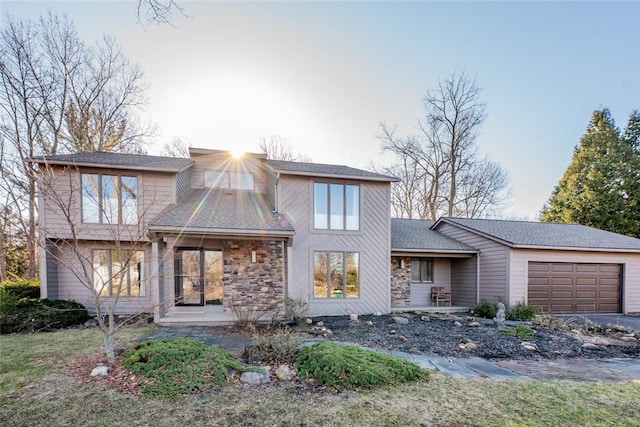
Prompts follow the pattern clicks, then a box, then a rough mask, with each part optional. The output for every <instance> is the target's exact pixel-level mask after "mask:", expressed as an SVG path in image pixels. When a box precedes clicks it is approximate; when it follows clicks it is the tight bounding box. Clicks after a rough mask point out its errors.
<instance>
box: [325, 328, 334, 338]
mask: <svg viewBox="0 0 640 427" xmlns="http://www.w3.org/2000/svg"><path fill="white" fill-rule="evenodd" d="M324 335H325V336H327V335H333V331H332V330H331V329H328V328H327V329H325V331H324Z"/></svg>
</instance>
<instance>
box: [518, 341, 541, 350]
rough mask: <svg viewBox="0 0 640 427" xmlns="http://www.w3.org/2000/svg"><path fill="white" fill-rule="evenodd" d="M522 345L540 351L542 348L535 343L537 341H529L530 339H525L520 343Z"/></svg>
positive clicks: (527, 348)
mask: <svg viewBox="0 0 640 427" xmlns="http://www.w3.org/2000/svg"><path fill="white" fill-rule="evenodd" d="M520 345H521V346H522V348H524V349H526V350H530V351H540V349H539V348H538V346H537V345H535V343H532V342H529V341H523V342H521V343H520Z"/></svg>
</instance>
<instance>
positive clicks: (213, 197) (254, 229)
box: [149, 189, 294, 235]
mask: <svg viewBox="0 0 640 427" xmlns="http://www.w3.org/2000/svg"><path fill="white" fill-rule="evenodd" d="M149 229H150V230H152V231H153V230H158V229H163V230H167V229H179V230H184V231H191V232H195V231H198V232H205V233H206V232H216V233H223V232H230V233H234V234H259V235H267V234H269V233H276V234H288V235H289V234H294V233H293V227H292V226H291V224H290V223H289V221H288V220H287V219H286V218H285V217H284V216H282V215H280V214H277V213H273V212H272V207H271V206H270V205H269V203H268V202H267V201H266V200H265V197H264V195H262V194H257V193H252V192H247V191H229V190H209V189H201V190H200V189H199V190H193V191H191V193H189V194H188V195H187V197H185V198H184V199H182V200H181V201H180V202H178V203H177V204H176V205H172V206H169V207H168V208H167V209H165V210H164V211H163V212H161V213H160V214H159V215H158V216H157V217H156V218H154V219H153V220H152V221H151V222H150V224H149Z"/></svg>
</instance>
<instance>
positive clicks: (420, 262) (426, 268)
mask: <svg viewBox="0 0 640 427" xmlns="http://www.w3.org/2000/svg"><path fill="white" fill-rule="evenodd" d="M411 281H412V282H417V283H433V260H432V259H415V258H414V259H412V260H411Z"/></svg>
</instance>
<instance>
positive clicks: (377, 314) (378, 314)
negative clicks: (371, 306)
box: [373, 311, 382, 317]
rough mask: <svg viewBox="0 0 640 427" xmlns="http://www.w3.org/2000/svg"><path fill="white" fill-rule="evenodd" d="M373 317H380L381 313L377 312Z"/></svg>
mask: <svg viewBox="0 0 640 427" xmlns="http://www.w3.org/2000/svg"><path fill="white" fill-rule="evenodd" d="M373 315H374V316H376V317H380V316H382V313H380V312H379V311H376V312H375V313H373Z"/></svg>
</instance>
